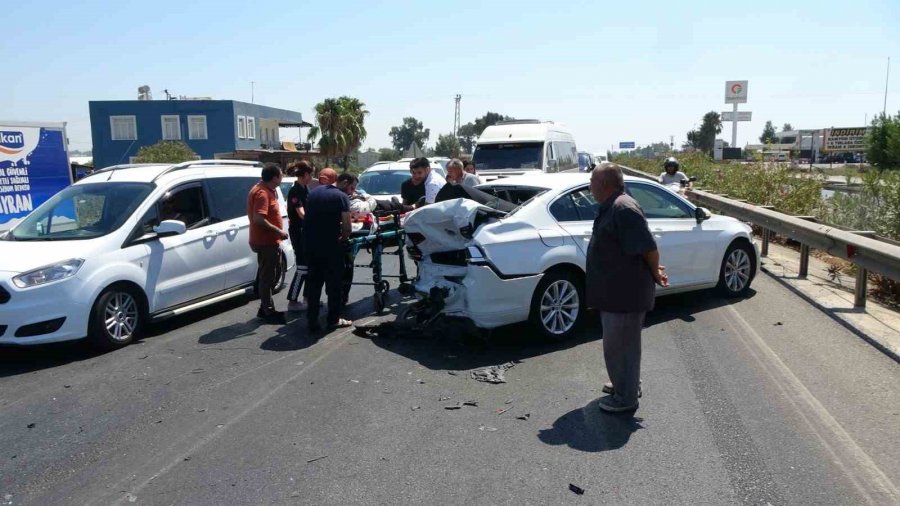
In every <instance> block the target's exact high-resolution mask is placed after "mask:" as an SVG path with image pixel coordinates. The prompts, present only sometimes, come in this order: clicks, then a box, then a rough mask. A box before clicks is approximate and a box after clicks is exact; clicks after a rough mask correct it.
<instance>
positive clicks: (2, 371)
mask: <svg viewBox="0 0 900 506" xmlns="http://www.w3.org/2000/svg"><path fill="white" fill-rule="evenodd" d="M247 301H248V299H247V298H246V297H237V298H235V299H231V300H228V301H223V302H220V303H218V304H213V305H212V306H209V307H205V308H202V309H198V310H196V311H192V312H190V313H188V314H185V315H181V316H176V317H174V318H170V319H168V320H164V321H161V322H159V323H152V324H149V325H147V326H146V327H145V328H144V333H143V335H142V336H141V337H140V339H138V340H137V341H136V342H140V341H143V340H145V339H152V338H154V337H156V336H161V335H164V334H166V333H168V332H172V331H174V330H177V329H180V328H182V327H185V326H187V325H190V324H192V323H196V322H197V321H198V320H202V319H205V318H214V317H215V316H216V315H219V314H221V313H225V312H227V311H231V310H233V309H235V308H238V307H240V306H242V305H244V304H246V303H247ZM106 353H107V352H104V351H99V350H97V349H95V348H93V347H91V345H90V343H88V342H87V341H86V340H84V339H82V340H78V341H67V342H62V343H52V344H44V345H38V346H27V347H25V346H0V378H4V377H7V376H16V375H19V374H25V373H29V372H33V371H39V370H42V369H52V368H54V367H59V366H63V365H66V364H71V363H75V362H80V361H82V360H88V359H91V358H94V357H98V356H100V355H104V354H106Z"/></svg>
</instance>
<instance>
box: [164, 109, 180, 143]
mask: <svg viewBox="0 0 900 506" xmlns="http://www.w3.org/2000/svg"><path fill="white" fill-rule="evenodd" d="M160 118H162V138H163V140H164V141H180V140H181V120H180V119H179V118H178V115H177V114H176V115H174V116H168V115H162V116H160Z"/></svg>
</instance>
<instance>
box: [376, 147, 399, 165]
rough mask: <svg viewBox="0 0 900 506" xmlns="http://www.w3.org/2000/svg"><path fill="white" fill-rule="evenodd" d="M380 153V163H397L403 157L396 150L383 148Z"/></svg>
mask: <svg viewBox="0 0 900 506" xmlns="http://www.w3.org/2000/svg"><path fill="white" fill-rule="evenodd" d="M378 153H379V157H378V161H379V162H396V161H397V160H399V159H400V158H401V157H402V156H401V155H402V154H403V153H401V152H400V151H397V150H396V149H394V148H381V149H379V150H378Z"/></svg>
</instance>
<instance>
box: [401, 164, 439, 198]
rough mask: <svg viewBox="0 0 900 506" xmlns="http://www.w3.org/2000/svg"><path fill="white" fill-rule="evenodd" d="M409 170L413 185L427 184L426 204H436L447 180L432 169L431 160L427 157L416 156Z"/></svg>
mask: <svg viewBox="0 0 900 506" xmlns="http://www.w3.org/2000/svg"><path fill="white" fill-rule="evenodd" d="M409 172H410V179H411V180H412V181H411V182H412V184H413V185H415V186H418V185H420V184H423V185H425V204H434V201H435V199H436V198H437V194H438V192H439V191H441V188H443V187H444V185H445V184H447V181H446V180H444V178H443V177H442V176H441V175H440V174H437V173H436V172H433V171H432V170H431V162H429V161H428V159H427V158H416V159H415V160H413V161H411V162H409Z"/></svg>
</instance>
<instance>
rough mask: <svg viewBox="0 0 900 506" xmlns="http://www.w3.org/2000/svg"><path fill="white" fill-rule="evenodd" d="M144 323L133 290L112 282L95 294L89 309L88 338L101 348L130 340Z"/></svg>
mask: <svg viewBox="0 0 900 506" xmlns="http://www.w3.org/2000/svg"><path fill="white" fill-rule="evenodd" d="M143 323H144V311H143V309H142V307H141V299H140V297H139V296H138V294H137V291H136V290H134V289H133V288H129V287H127V286H123V285H113V286H111V287H109V288H107V289H106V290H105V291H104V292H103V293H101V294H100V296H99V297H97V301H96V302H94V307H93V308H92V309H91V319H90V324H89V329H88V338H89V339H90V341H91V344H93V345H94V346H96V347H97V348H100V349H103V350H114V349H117V348H121V347H123V346H127V345H129V344H131V343H132V342H133V341H134V339H135V337H136V336H137V335H138V333H139V332H140V330H141V327H142V325H143Z"/></svg>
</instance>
